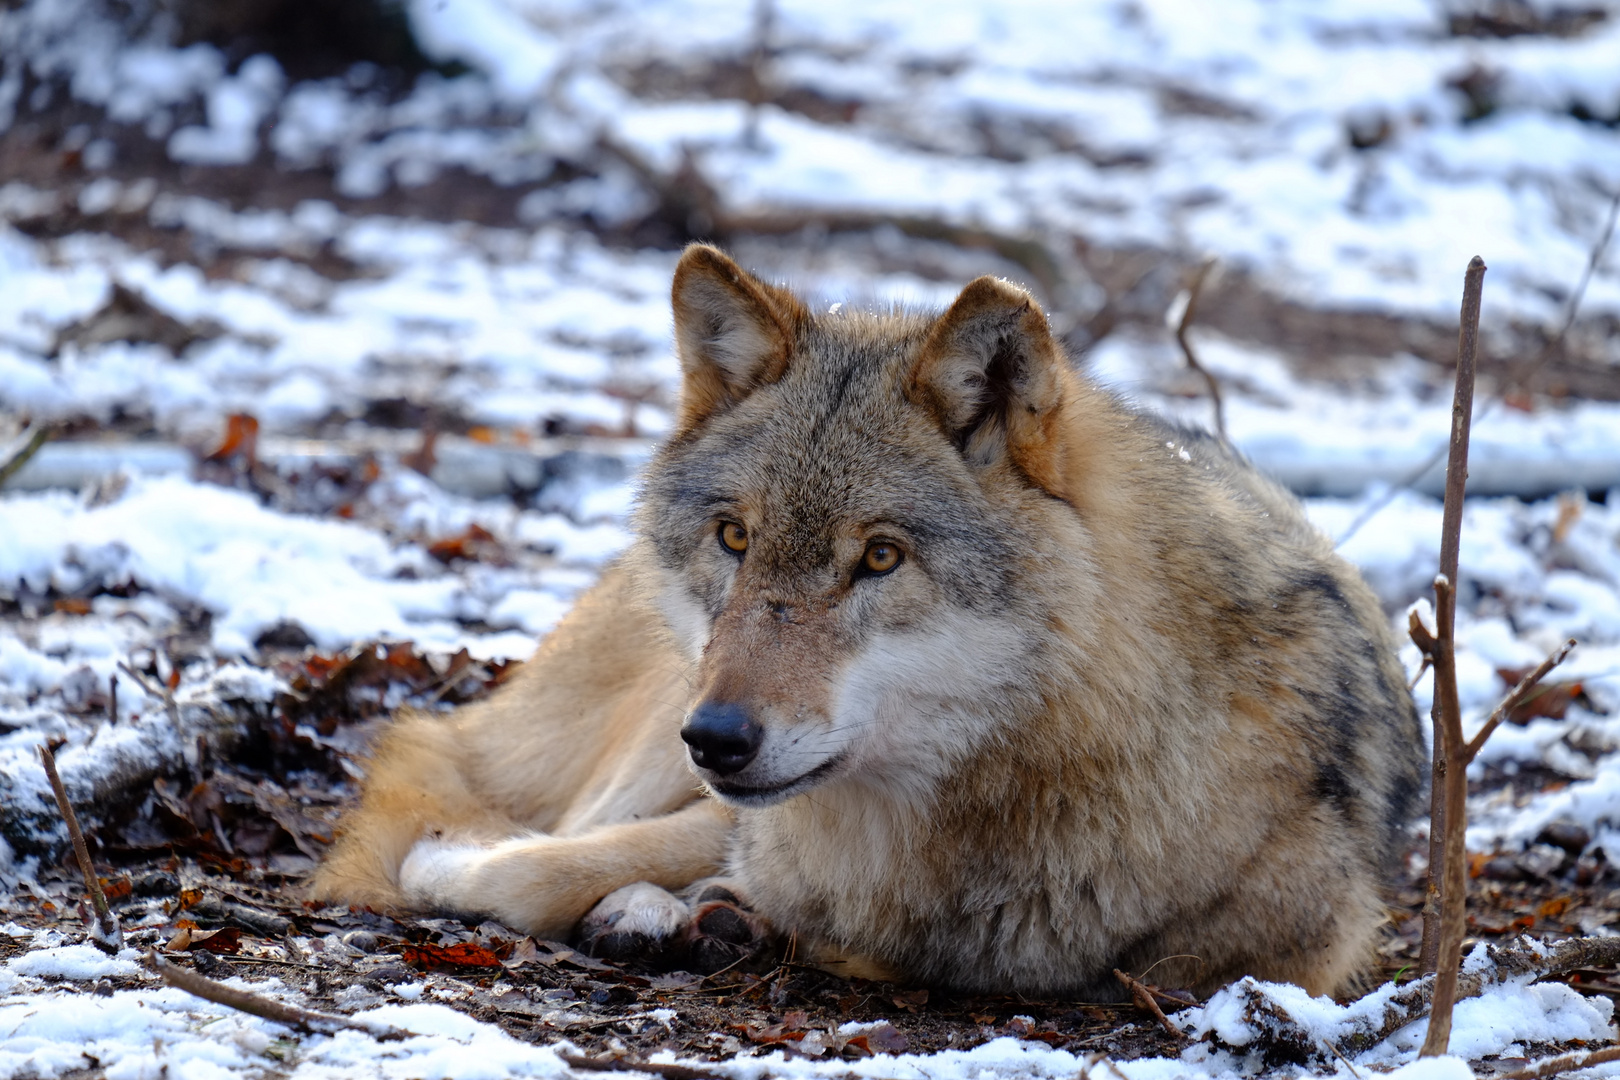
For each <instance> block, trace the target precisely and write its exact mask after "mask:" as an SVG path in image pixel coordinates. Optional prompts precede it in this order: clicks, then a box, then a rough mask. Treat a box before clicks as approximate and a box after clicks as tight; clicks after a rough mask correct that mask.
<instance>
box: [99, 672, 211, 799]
mask: <svg viewBox="0 0 1620 1080" xmlns="http://www.w3.org/2000/svg"><path fill="white" fill-rule="evenodd" d="M118 670H119V671H122V672H123V673H124V674H125V675H128V676H129V677H130V678H131V679H134V680H135V685H136V686H138V687H140V688H141V689H142V690H143V691H144V692H145V693H146V695H147V696H148V697H155V698H157V699H158V700H159V701H161V702H163V711H164V712H165V713H167V714H168V716H169V723H170V724H172V725H174V737H175V738H176V739H178V740H180V754H181V757H182V758H183V759H184V761H185V763H186V766H187V767H188V768H190V769H191V771H192V778H193V779H196V778H197V776H198V775H200V773H199V771H198V770H200V769H201V768H202V748H201V747H200V746H199V745H198V742H197V741H196V740H193V739H192V738H191V736H190V733H189V732H188V731H187V730H186V724H185V721H184V720H183V719H181V717H180V703H179V702H177V701H175V699H174V691H172V690H170V689H169V688H168V687H167V686H165V685H163V680H161V679H159V680H158V681H157V682H156V683H154V682H153V681H152V680H151V679H148V678H147V677H146V676H145V675H143V674H141V673H140V672H139V671H136V670H135V669H134V668H133V667H131V666H130V665H128V664H126V663H124V662H123V661H122V660H120V661H118Z"/></svg>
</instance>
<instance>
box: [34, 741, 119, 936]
mask: <svg viewBox="0 0 1620 1080" xmlns="http://www.w3.org/2000/svg"><path fill="white" fill-rule="evenodd" d="M39 760H40V761H41V763H43V764H44V766H45V776H46V778H47V779H49V780H50V782H51V791H52V793H53V794H55V796H56V807H57V809H58V810H60V811H62V820H63V821H65V822H67V831H68V839H70V840H72V841H73V854H74V857H75V858H77V859H78V860H79V872H80V873H81V874H83V875H84V891H85V892H87V893H89V894H90V903H91V905H93V906H94V907H95V909H96V921H95V925H94V926H92V927H91V928H90V942H91V944H93V945H95V947H96V948H98V949H100V950H101V951H102V952H105V953H112V954H114V955H116V954H117V953H118V950H120V949H122V948H123V947H124V932H123V930H122V929H121V928H120V927H119V925H118V916H116V915H114V914H113V912H112V908H111V907H110V906H108V904H107V894H106V893H104V892H102V891H101V881H100V879H98V878H97V877H96V867H95V864H94V863H92V862H91V861H90V848H89V846H88V845H86V844H85V842H84V833H83V832H82V831H81V830H80V829H79V817H78V815H77V814H75V813H74V812H73V804H72V803H70V802H68V797H67V788H65V787H63V786H62V777H61V776H60V775H59V774H58V773H57V771H56V755H55V754H53V753H52V752H51V748H50V747H49V746H41V747H40V748H39ZM81 910H83V909H81Z"/></svg>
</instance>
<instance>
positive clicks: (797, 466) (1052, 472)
mask: <svg viewBox="0 0 1620 1080" xmlns="http://www.w3.org/2000/svg"><path fill="white" fill-rule="evenodd" d="M673 298H674V309H675V336H676V341H677V345H678V348H679V351H680V359H681V365H682V370H683V374H684V383H683V386H682V391H681V402H680V411H679V416H678V419H677V424H676V429H675V431H674V433H673V435H672V437H671V438H670V440H669V442H668V444H667V445H666V447H665V448H664V449H663V451H662V452H661V453H660V455H659V456H658V458H657V459H656V461H655V462H654V463H653V464H652V466H651V467H650V468H649V469H648V472H647V476H646V481H645V487H644V490H643V494H642V501H641V507H640V511H639V513H640V517H639V533H640V537H641V539H640V543H641V544H642V545H643V546H642V551H643V554H644V556H647V557H646V558H644V559H643V560H642V563H643V565H645V566H649V567H651V572H652V573H653V575H654V576H655V577H656V579H657V580H656V584H655V588H656V590H657V592H658V596H659V602H660V605H661V607H662V609H663V612H664V614H665V616H666V618H667V619H668V621H669V623H670V626H671V628H672V629H673V630H674V632H675V634H676V636H677V637H678V638H679V639H680V640H681V643H682V645H683V646H684V647H685V648H686V649H687V650H688V652H689V655H690V656H691V657H692V658H693V661H694V664H695V667H694V670H695V672H696V678H695V681H694V684H693V686H692V698H691V702H690V705H689V711H688V713H687V716H686V720H685V724H684V726H683V728H682V731H681V735H682V738H684V739H685V740H686V742H687V744H688V746H689V748H690V753H691V758H692V762H693V764H694V765H695V766H696V768H697V771H698V773H699V775H700V776H701V777H702V778H703V779H704V780H705V781H706V782H707V784H708V785H709V786H710V788H712V789H713V791H714V792H715V793H716V794H717V795H719V796H720V797H721V798H723V799H725V800H727V801H729V802H733V803H738V804H745V805H764V804H768V803H771V802H775V801H777V800H780V799H783V798H786V797H787V796H789V795H792V794H795V793H797V792H800V791H803V790H805V789H807V788H809V787H811V786H814V785H816V784H818V783H822V782H825V781H828V780H830V779H832V778H835V777H845V778H854V777H861V776H867V777H874V778H878V777H881V778H883V779H884V782H885V783H887V784H889V785H890V786H893V785H894V784H895V783H900V784H905V783H911V782H922V783H924V784H926V783H928V782H929V781H930V780H931V779H932V778H935V777H938V776H939V775H942V773H943V772H944V771H945V770H947V769H948V768H949V765H950V762H951V761H952V760H953V759H955V758H958V757H959V756H960V755H961V754H962V753H963V752H965V751H966V750H968V749H970V748H972V747H974V746H976V745H982V744H984V743H985V742H986V740H993V739H994V738H996V733H997V720H996V718H997V717H998V716H1002V715H1006V714H1007V711H1008V709H1009V707H1014V708H1016V707H1017V703H1018V701H1019V700H1022V701H1024V702H1025V703H1026V704H1028V703H1029V702H1031V701H1035V702H1038V700H1039V698H1040V696H1041V694H1042V688H1041V683H1042V678H1041V671H1042V670H1043V666H1044V665H1048V664H1050V663H1052V662H1053V658H1051V657H1050V656H1047V655H1046V653H1047V652H1049V651H1050V650H1049V646H1048V645H1047V644H1046V643H1047V642H1049V641H1050V640H1051V634H1052V631H1053V629H1054V628H1053V626H1052V625H1051V617H1052V616H1051V612H1052V611H1053V610H1054V605H1053V604H1052V603H1051V602H1050V601H1051V599H1052V597H1051V592H1052V586H1051V585H1049V584H1048V583H1047V571H1055V570H1057V569H1058V564H1060V563H1063V562H1072V561H1073V560H1074V559H1075V558H1077V557H1078V558H1083V550H1084V547H1085V545H1084V543H1083V541H1082V542H1077V540H1076V536H1075V533H1076V531H1077V530H1079V529H1080V525H1079V517H1078V515H1077V514H1076V511H1075V504H1074V498H1073V496H1074V494H1075V492H1076V490H1077V488H1078V487H1079V486H1080V485H1081V484H1083V479H1082V478H1083V474H1084V472H1085V469H1086V462H1085V461H1084V460H1083V458H1084V454H1085V450H1084V446H1083V445H1082V443H1083V440H1076V439H1075V438H1073V437H1072V436H1071V431H1072V429H1073V426H1074V425H1073V423H1072V419H1073V414H1074V413H1075V410H1076V409H1077V408H1078V407H1079V401H1080V399H1081V398H1084V397H1085V396H1086V395H1087V394H1089V393H1095V391H1092V390H1090V389H1089V388H1088V387H1086V386H1085V385H1084V384H1082V383H1081V382H1080V381H1079V380H1078V379H1076V378H1075V376H1074V375H1073V374H1072V373H1071V372H1070V371H1069V369H1068V367H1067V365H1066V363H1065V361H1064V359H1063V357H1062V355H1061V351H1060V350H1059V348H1058V347H1057V345H1056V344H1055V343H1054V341H1053V340H1052V337H1051V334H1050V332H1049V330H1048V327H1047V322H1046V318H1045V316H1044V315H1043V314H1042V313H1041V311H1040V309H1039V307H1038V306H1037V305H1036V304H1035V302H1034V300H1033V299H1032V298H1031V297H1030V295H1029V294H1028V293H1027V292H1025V291H1024V290H1022V289H1020V288H1018V287H1017V286H1014V285H1011V284H1009V283H1007V282H1005V281H1001V280H998V279H995V278H989V277H983V278H979V279H978V280H977V281H974V282H973V283H972V284H970V285H968V287H967V288H966V289H964V290H963V292H962V294H961V295H960V296H959V297H958V298H957V300H956V301H955V302H954V303H953V304H952V305H951V307H950V308H949V309H948V310H947V311H945V312H944V313H943V314H932V313H925V314H919V313H894V314H881V315H877V314H868V313H862V312H853V311H852V312H848V313H845V314H834V313H828V314H825V315H813V314H812V313H811V312H810V311H809V310H807V309H806V307H805V305H804V304H803V303H801V302H800V301H799V299H798V298H797V297H795V296H794V295H792V294H791V293H789V292H787V291H786V290H784V289H781V288H777V287H774V286H772V285H769V284H766V283H765V282H762V281H760V280H758V279H756V278H754V277H752V276H750V275H749V274H747V273H746V272H744V271H743V270H742V269H740V268H739V267H738V266H737V265H736V264H735V263H734V262H732V261H731V260H730V259H728V258H727V257H726V256H725V255H723V254H721V253H720V252H719V251H717V250H715V249H714V248H711V247H705V246H697V245H694V246H692V247H690V248H688V249H687V251H686V253H685V255H684V256H683V257H682V258H681V261H680V265H679V267H678V268H677V269H676V272H675V281H674V288H673ZM1077 553H1081V554H1077ZM1058 576H1059V577H1063V578H1073V576H1074V575H1062V574H1060V575H1058ZM1080 576H1081V577H1082V578H1083V577H1085V575H1080Z"/></svg>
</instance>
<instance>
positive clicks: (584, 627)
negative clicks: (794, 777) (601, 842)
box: [312, 569, 713, 907]
mask: <svg viewBox="0 0 1620 1080" xmlns="http://www.w3.org/2000/svg"><path fill="white" fill-rule="evenodd" d="M657 626H658V616H657V615H656V613H654V612H652V611H650V610H649V609H648V607H647V604H646V602H645V601H644V600H643V599H641V598H640V597H639V596H638V594H637V593H636V590H635V589H634V588H633V587H632V585H631V583H630V580H629V578H628V575H627V574H626V573H625V572H624V571H623V570H622V569H614V570H610V571H609V572H608V573H607V574H605V575H603V578H602V581H601V582H600V584H599V585H598V586H597V587H596V588H594V589H592V590H591V592H590V593H589V594H588V595H586V596H585V597H583V598H582V599H581V600H580V602H579V604H578V605H577V606H576V607H575V609H574V611H573V612H571V613H570V614H569V615H568V617H567V618H566V619H565V620H564V621H563V623H562V624H561V625H560V626H559V627H558V628H557V630H556V631H555V632H554V633H553V634H552V635H551V636H550V637H549V638H547V639H546V642H545V644H544V645H543V646H542V647H541V649H540V652H539V653H537V654H536V656H535V658H534V659H533V660H531V661H529V662H528V663H526V664H524V665H523V667H522V668H521V669H520V670H519V671H518V673H517V675H516V676H515V677H514V678H513V679H512V680H511V681H509V682H508V683H507V684H506V685H504V686H503V687H501V688H500V689H499V690H498V691H496V693H495V694H494V695H493V696H492V697H490V698H489V699H487V700H484V701H481V702H477V703H475V704H472V705H469V706H466V707H464V708H462V709H459V710H457V712H456V713H454V714H453V715H451V716H448V717H443V716H415V717H405V718H402V719H401V720H400V721H399V722H397V723H396V724H395V725H394V726H393V728H391V729H390V730H389V731H388V732H387V733H385V735H384V736H383V738H382V740H381V741H380V743H379V745H378V749H377V754H376V757H375V758H374V759H373V760H372V761H371V762H370V763H369V764H368V765H367V772H368V774H369V775H368V777H367V779H366V783H365V790H364V794H363V795H362V798H361V801H360V805H359V806H358V807H356V808H354V809H353V810H351V811H350V812H348V813H347V814H346V815H345V816H344V819H343V821H342V823H341V826H340V828H339V839H338V841H337V843H336V844H335V845H334V847H333V850H332V852H331V854H330V855H329V856H328V857H327V859H326V861H325V863H324V864H323V865H322V866H321V867H320V869H319V870H318V871H317V872H316V874H315V877H314V880H313V882H312V892H313V893H314V895H316V896H318V897H322V898H324V899H328V900H334V901H339V902H343V903H351V904H369V905H371V906H373V907H408V906H410V903H411V901H410V899H409V898H408V897H407V895H406V892H405V891H403V890H402V889H401V888H400V885H399V870H400V865H401V863H402V861H403V860H404V859H405V856H406V854H407V853H408V852H409V851H410V850H411V848H412V845H414V844H415V843H416V842H417V840H418V839H420V838H421V837H423V836H425V835H428V834H430V833H433V832H435V831H436V832H438V833H440V834H443V835H449V836H454V837H456V838H458V840H459V841H461V842H463V843H493V842H495V841H498V840H503V839H506V838H510V837H514V836H523V835H532V834H534V833H537V832H538V833H555V834H563V835H567V836H583V835H585V834H587V833H590V832H591V831H592V830H594V829H597V828H599V827H601V826H604V825H615V824H621V823H626V822H632V821H645V820H650V819H653V818H657V817H660V816H662V815H666V814H669V813H672V812H673V811H676V810H678V809H680V808H681V807H683V806H685V805H687V804H690V803H691V802H693V800H695V799H697V798H698V795H699V791H698V788H697V784H696V782H695V781H694V780H693V778H692V775H691V773H690V771H689V770H688V769H687V766H686V752H685V747H684V746H683V745H682V743H681V740H680V737H679V734H678V732H679V728H680V723H681V716H682V709H683V707H684V701H685V696H686V689H685V678H686V673H685V666H684V663H683V662H682V661H681V659H680V657H679V656H678V655H677V654H676V653H675V652H674V651H673V648H672V646H671V645H670V644H669V642H668V641H667V640H665V636H664V635H662V634H661V633H660V632H659V631H658V630H657ZM653 865H654V864H649V873H650V872H651V870H652V868H653ZM712 869H713V864H712V863H711V862H702V863H700V864H699V867H698V869H696V870H694V871H693V873H692V875H691V877H698V876H701V875H702V874H705V873H709V872H711V871H712ZM644 876H648V875H645V874H644V875H634V876H631V877H629V878H626V879H625V880H624V881H622V882H620V884H625V883H628V882H630V881H634V880H637V878H638V877H644ZM691 877H688V878H686V879H684V880H681V881H674V882H671V884H676V885H684V884H686V882H687V881H690V880H691ZM616 887H617V886H610V887H609V888H608V889H605V890H603V891H604V892H606V891H611V889H612V888H616ZM598 895H600V894H598ZM592 899H593V900H594V899H595V898H594V897H593V898H592Z"/></svg>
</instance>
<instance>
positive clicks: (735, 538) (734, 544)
mask: <svg viewBox="0 0 1620 1080" xmlns="http://www.w3.org/2000/svg"><path fill="white" fill-rule="evenodd" d="M720 546H721V547H723V548H725V549H726V550H727V551H729V552H731V553H732V554H733V555H741V554H742V553H743V552H745V551H747V550H748V530H747V529H745V528H743V527H742V526H741V525H739V524H737V523H736V522H735V521H722V522H721V523H720Z"/></svg>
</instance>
